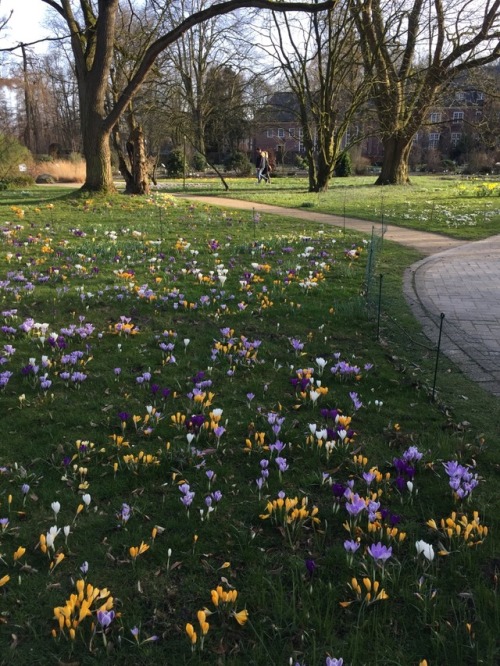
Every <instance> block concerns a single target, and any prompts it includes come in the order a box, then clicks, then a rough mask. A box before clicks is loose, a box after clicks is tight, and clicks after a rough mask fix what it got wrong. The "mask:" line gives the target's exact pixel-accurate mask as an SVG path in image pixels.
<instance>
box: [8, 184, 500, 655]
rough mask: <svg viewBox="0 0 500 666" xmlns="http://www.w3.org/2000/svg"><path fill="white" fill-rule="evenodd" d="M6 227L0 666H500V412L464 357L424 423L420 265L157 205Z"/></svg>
mask: <svg viewBox="0 0 500 666" xmlns="http://www.w3.org/2000/svg"><path fill="white" fill-rule="evenodd" d="M290 180H292V179H290ZM443 182H445V183H446V182H447V181H443ZM280 186H281V183H280ZM285 186H286V187H285ZM204 187H205V186H204V185H203V184H201V185H199V186H198V187H196V188H194V187H191V186H189V191H193V190H196V191H203V189H204ZM271 187H273V188H274V187H275V188H276V189H275V190H273V192H272V194H271V192H270V191H269V189H268V191H266V194H265V195H264V192H262V196H269V197H270V198H271V200H272V201H273V203H278V199H279V198H280V197H281V195H283V205H292V203H291V202H292V201H294V202H295V205H300V204H299V203H298V202H299V201H300V200H301V198H303V199H304V201H305V202H307V201H312V202H313V203H314V205H315V207H318V209H320V208H319V207H320V206H321V210H326V209H327V204H326V203H325V201H326V198H327V197H329V196H330V194H328V195H324V199H323V197H321V198H319V199H318V197H316V199H310V200H309V199H306V197H311V195H308V194H307V193H305V191H304V192H302V191H300V188H299V190H297V189H295V190H293V189H291V185H290V188H289V189H287V188H288V181H286V182H285V181H284V180H283V188H282V189H278V184H277V185H276V186H275V185H274V184H273V185H272V186H271ZM336 187H337V186H336V185H335V186H334V187H333V188H332V196H333V194H335V190H336ZM346 187H350V186H346ZM346 187H344V188H343V190H342V192H341V194H340V197H341V198H340V199H339V200H340V201H341V202H344V201H346V205H347V200H349V205H350V206H352V208H350V209H349V210H350V212H349V214H352V215H356V216H362V215H361V207H358V208H356V206H355V203H356V202H359V201H362V200H363V199H364V194H363V193H364V191H365V188H366V191H370V192H371V191H372V189H371V188H370V186H368V185H366V186H365V185H363V186H361V187H360V189H359V190H358V188H354V186H352V187H353V189H352V191H353V192H355V193H356V194H355V196H352V197H351V196H350V197H344V192H345V190H346ZM212 188H213V184H212ZM236 189H237V191H238V195H239V196H244V195H245V193H246V192H248V196H249V197H250V196H251V195H252V191H253V193H254V195H255V196H257V195H258V194H259V192H257V188H256V187H255V186H253V185H252V184H248V191H247V190H245V189H244V187H243V185H241V187H240V185H236V184H235V190H236ZM212 191H213V189H212ZM383 191H384V192H385V193H386V195H384V196H385V197H386V199H387V210H388V209H389V193H390V192H392V190H388V189H385V188H384V190H383ZM405 191H406V192H408V193H413V192H414V191H415V190H414V189H407V190H405ZM228 195H229V196H236V192H235V191H233V190H232V189H231V190H230V191H229V193H228ZM252 196H253V195H252ZM376 196H377V197H378V199H379V202H380V196H381V195H380V192H379V191H377V195H376ZM286 197H288V200H286ZM394 197H396V194H394ZM447 200H448V201H449V202H453V203H454V204H456V205H457V207H460V206H461V205H462V203H463V202H464V201H469V199H467V198H466V197H461V196H459V195H458V194H457V195H456V196H454V197H453V196H452V195H451V190H450V197H449V199H447ZM392 201H393V199H392V194H391V206H392ZM471 201H475V202H476V203H477V205H479V206H481V205H484V204H485V202H493V203H494V204H496V202H497V201H498V199H496V198H491V197H488V198H486V199H484V200H483V199H481V198H474V199H471ZM328 205H329V204H328ZM331 205H332V206H333V204H331ZM342 205H343V203H342ZM372 205H374V206H375V205H376V202H372ZM449 205H450V206H451V204H449ZM323 206H325V208H323ZM407 206H408V207H409V208H410V209H411V210H413V209H414V208H415V209H416V210H417V209H418V210H419V211H420V212H419V215H421V214H422V213H421V211H422V210H423V206H424V203H423V202H422V201H421V200H419V199H418V197H415V202H414V201H413V199H412V202H411V204H407ZM369 210H370V209H369V207H368V204H366V208H365V215H367V216H368V214H369ZM457 210H461V208H457ZM471 210H472V208H471ZM351 211H352V212H351ZM336 212H338V211H336ZM385 214H386V213H385V212H384V215H385ZM387 214H388V213H387ZM459 214H460V215H462V212H460V213H458V212H457V211H456V210H455V209H453V210H451V211H450V217H454V216H455V217H456V216H457V215H459ZM0 215H1V227H2V248H1V252H0V299H1V308H0V405H1V413H2V433H1V435H0V647H1V649H0V664H5V665H7V664H8V665H9V666H10V665H20V666H23V665H25V664H30V665H31V664H41V665H44V664H47V665H49V664H81V665H82V666H84V665H94V664H96V665H97V664H99V665H100V664H117V665H119V666H127V665H129V664H130V665H132V664H134V665H136V664H166V665H172V666H178V665H181V664H193V665H194V664H206V665H209V666H212V665H214V664H217V665H218V664H223V665H234V666H238V665H240V664H241V665H243V664H244V665H247V664H253V665H256V666H270V665H275V664H276V665H279V666H281V665H283V666H288V665H289V664H292V665H293V666H295V665H296V664H298V665H299V666H323V665H329V666H332V664H334V663H335V661H334V659H340V658H342V659H343V660H344V664H345V665H347V664H348V665H349V666H361V665H364V664H367V665H370V666H373V665H375V664H380V665H384V666H386V665H387V664H398V665H400V666H401V665H404V666H406V665H408V666H410V665H415V666H416V665H423V664H424V663H428V664H436V665H437V664H481V663H483V664H495V663H498V661H499V660H500V650H499V644H498V636H499V635H500V621H499V620H500V619H499V606H498V572H499V568H500V559H499V557H498V540H497V533H498V527H499V518H498V516H499V509H500V506H499V504H500V501H499V498H500V493H499V471H500V467H499V464H498V453H497V447H498V441H497V440H498V431H499V425H500V424H499V417H498V412H499V410H498V400H497V399H495V398H493V397H491V396H489V395H487V394H485V393H484V392H482V391H481V390H480V389H479V388H478V387H477V386H475V385H473V384H471V383H470V382H469V381H468V380H467V379H465V378H464V377H463V376H462V375H461V373H460V372H459V371H458V370H457V369H456V368H455V367H454V366H452V365H451V364H450V363H448V362H447V361H445V360H442V361H440V374H439V377H438V391H437V400H436V401H432V400H431V399H430V385H431V382H432V373H433V368H434V365H435V353H434V350H433V349H432V346H430V345H429V343H428V341H426V340H425V339H424V337H423V336H422V334H421V333H420V329H419V326H418V324H417V323H416V322H415V320H414V319H413V317H412V315H411V313H410V312H409V309H408V307H407V305H406V303H405V301H404V298H403V296H402V293H401V282H402V275H403V272H404V269H405V267H406V266H408V265H410V264H411V263H413V262H414V261H416V260H417V259H418V258H419V256H418V254H417V253H416V252H414V251H413V250H408V249H406V248H403V247H401V246H399V245H395V244H391V243H390V242H385V241H384V244H383V248H381V249H380V248H379V249H378V251H377V252H376V253H374V248H372V247H371V244H370V239H367V238H363V237H362V236H361V235H359V234H356V233H353V232H351V231H349V230H347V231H346V232H345V233H344V232H343V230H341V229H335V228H332V227H330V226H325V227H323V226H322V225H319V224H310V223H307V222H304V221H297V220H294V219H287V218H286V217H283V218H282V217H279V218H278V217H276V218H272V217H271V216H265V219H262V220H259V221H257V220H256V219H255V218H254V217H253V216H252V214H251V213H247V212H238V213H232V212H229V211H227V210H219V209H216V208H209V207H206V206H203V205H193V204H191V203H185V202H183V201H182V200H181V199H178V198H177V197H176V198H174V197H171V196H169V195H168V194H163V193H161V192H160V193H155V194H154V195H153V196H151V197H150V198H148V199H140V198H125V197H124V196H119V195H118V196H113V197H108V198H99V197H96V198H94V199H86V198H84V197H81V196H79V195H78V194H77V193H76V192H73V191H71V190H67V189H66V190H63V189H60V188H37V189H33V190H27V191H24V192H11V191H7V192H2V193H0ZM388 221H389V220H388ZM390 221H391V222H393V221H394V220H392V219H391V220H390ZM422 224H423V222H422ZM494 224H498V215H497V214H495V216H492V225H494ZM479 226H480V223H479V222H478V225H477V226H476V227H473V226H470V227H469V226H458V227H456V228H455V229H453V230H451V229H450V228H447V229H446V232H447V233H451V231H453V233H456V232H460V233H464V232H465V231H467V230H469V229H471V230H474V229H475V230H476V231H477V229H478V228H479ZM433 230H434V231H436V229H433ZM444 231H445V230H443V232H444ZM483 232H484V233H485V229H483ZM372 261H375V262H376V269H377V271H380V272H383V273H384V275H385V278H384V289H385V297H384V309H383V311H382V315H381V321H380V322H379V326H380V328H379V331H378V332H379V335H378V336H377V327H378V322H377V313H376V311H375V308H374V307H373V305H372V304H371V303H370V302H369V301H367V299H366V291H367V276H368V275H369V273H368V272H367V266H368V265H369V263H370V262H372ZM372 268H373V267H372ZM389 315H390V317H389ZM395 322H397V326H396V325H395ZM408 332H411V336H409V335H408V334H407V333H408Z"/></svg>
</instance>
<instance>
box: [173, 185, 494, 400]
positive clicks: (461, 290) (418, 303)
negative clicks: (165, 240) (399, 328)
mask: <svg viewBox="0 0 500 666" xmlns="http://www.w3.org/2000/svg"><path fill="white" fill-rule="evenodd" d="M179 197H180V198H184V199H189V200H191V201H198V202H199V203H202V202H203V203H206V204H209V205H214V206H221V207H225V208H233V209H240V210H241V209H244V210H255V211H256V212H258V213H260V214H268V215H285V216H286V217H295V218H299V219H302V220H310V221H313V222H321V223H323V224H331V225H333V226H338V227H342V228H343V227H344V226H345V227H346V228H349V229H356V230H358V231H361V232H362V233H365V234H367V235H370V236H371V234H372V231H373V230H374V229H375V231H377V227H378V229H379V231H382V229H381V225H380V224H379V223H373V222H367V221H366V220H356V219H352V218H343V217H341V216H337V215H327V214H325V213H317V212H314V211H311V210H305V209H294V208H282V207H281V206H273V205H270V204H259V203H253V202H249V201H239V200H236V199H226V198H223V197H220V198H219V197H208V196H206V197H205V196H201V195H200V196H183V195H182V194H180V195H179ZM384 238H385V239H386V240H391V241H394V242H396V243H401V244H403V245H407V246H408V247H412V248H414V249H416V250H418V251H419V252H421V253H422V254H423V255H424V256H425V259H422V260H421V261H418V262H417V263H415V264H413V265H412V266H410V267H409V268H408V269H407V270H406V273H405V279H404V293H405V297H406V300H407V301H408V303H409V305H410V306H411V308H412V310H413V313H414V315H415V316H416V317H417V319H418V320H419V321H420V323H421V324H422V327H423V330H424V333H425V334H426V335H427V337H428V338H429V339H430V341H431V342H432V343H433V344H434V345H437V340H438V337H439V326H440V323H441V318H442V317H441V315H442V314H444V319H443V332H442V338H441V350H442V351H443V353H445V354H446V355H447V356H448V357H449V358H450V359H451V360H452V361H453V362H454V363H455V364H456V365H457V366H458V367H459V368H460V369H461V370H462V371H463V372H464V374H466V375H467V376H469V377H470V378H471V379H472V380H473V381H475V382H477V383H478V384H479V385H480V386H482V387H483V388H484V389H485V390H486V391H488V392H489V393H492V394H493V395H495V396H498V397H500V235H498V236H493V237H491V238H488V239H487V240H483V241H477V242H474V243H468V242H465V241H458V240H454V239H452V238H446V237H445V236H441V235H439V234H432V233H425V232H419V231H414V230H411V229H404V228H402V227H396V226H393V225H384Z"/></svg>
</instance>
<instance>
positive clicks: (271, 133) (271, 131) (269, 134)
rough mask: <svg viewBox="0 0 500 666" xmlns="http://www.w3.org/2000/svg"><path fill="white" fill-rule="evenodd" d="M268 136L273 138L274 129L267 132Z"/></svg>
mask: <svg viewBox="0 0 500 666" xmlns="http://www.w3.org/2000/svg"><path fill="white" fill-rule="evenodd" d="M267 136H268V138H271V137H272V136H273V130H272V129H268V130H267Z"/></svg>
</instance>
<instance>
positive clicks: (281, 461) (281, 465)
mask: <svg viewBox="0 0 500 666" xmlns="http://www.w3.org/2000/svg"><path fill="white" fill-rule="evenodd" d="M275 462H276V464H277V465H278V470H279V472H280V474H281V473H282V472H286V471H287V469H288V464H287V462H286V458H282V457H280V456H278V457H277V458H276V461H275Z"/></svg>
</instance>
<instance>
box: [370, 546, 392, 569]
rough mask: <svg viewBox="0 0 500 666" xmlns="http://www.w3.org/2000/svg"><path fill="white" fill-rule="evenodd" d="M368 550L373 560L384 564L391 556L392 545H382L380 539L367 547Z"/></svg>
mask: <svg viewBox="0 0 500 666" xmlns="http://www.w3.org/2000/svg"><path fill="white" fill-rule="evenodd" d="M368 552H369V553H370V555H371V556H372V557H373V559H374V560H375V562H377V563H382V564H384V563H385V562H386V561H387V560H388V559H389V558H390V557H391V556H392V547H391V546H384V544H383V543H381V542H380V541H379V542H378V543H374V544H372V545H371V546H369V547H368Z"/></svg>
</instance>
